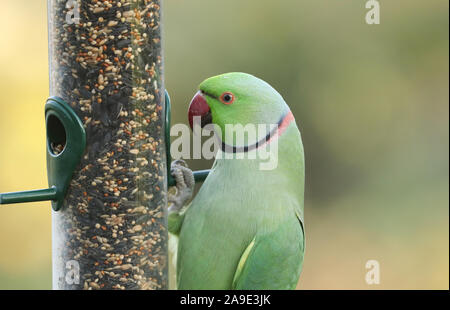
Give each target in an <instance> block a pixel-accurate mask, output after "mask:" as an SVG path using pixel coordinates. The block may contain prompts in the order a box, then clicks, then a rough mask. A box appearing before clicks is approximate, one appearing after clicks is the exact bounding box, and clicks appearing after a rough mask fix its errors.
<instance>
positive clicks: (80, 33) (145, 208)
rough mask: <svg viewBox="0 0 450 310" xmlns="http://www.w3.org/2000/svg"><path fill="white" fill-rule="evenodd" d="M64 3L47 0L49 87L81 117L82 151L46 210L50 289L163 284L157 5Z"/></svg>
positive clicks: (137, 0)
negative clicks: (61, 194)
mask: <svg viewBox="0 0 450 310" xmlns="http://www.w3.org/2000/svg"><path fill="white" fill-rule="evenodd" d="M66 2H67V1H59V0H49V8H50V21H49V27H50V28H49V30H50V32H49V38H50V55H51V57H50V72H51V78H50V80H51V91H50V92H51V95H56V96H59V97H62V98H63V99H64V100H65V101H66V102H68V103H69V104H70V105H71V107H72V108H73V109H74V110H75V112H76V113H77V115H78V116H79V117H80V119H81V120H82V122H83V126H84V128H85V130H86V134H87V149H86V153H85V156H84V157H83V159H82V160H81V163H80V165H79V167H78V169H77V171H76V172H75V174H74V176H73V180H72V182H71V185H70V187H69V190H68V194H67V197H66V202H65V205H64V209H63V210H62V211H60V212H57V213H54V214H53V227H54V232H53V238H54V249H53V252H54V265H55V266H54V274H55V277H54V287H55V288H62V289H80V288H84V289H163V288H166V287H167V278H166V273H167V272H166V270H167V257H166V246H165V245H166V241H167V231H166V228H165V222H166V214H165V199H166V198H165V194H164V186H165V185H164V184H165V181H164V180H165V175H164V173H165V166H164V160H165V154H164V149H163V147H164V142H163V141H162V137H163V132H162V130H163V123H162V119H163V117H162V113H163V108H162V103H163V100H164V98H163V97H164V91H163V85H162V59H161V44H160V3H159V1H155V0H152V1H150V0H134V1H131V0H108V1H99V0H91V1H74V2H76V4H75V5H73V6H69V7H68V6H66ZM74 9H79V22H78V23H77V22H73V23H70V22H68V20H69V21H70V18H69V19H68V18H67V16H69V17H70V16H74V14H73V10H74ZM52 147H53V146H52ZM61 147H62V148H61ZM63 149H64V145H62V146H61V145H55V146H54V152H58V151H59V152H60V151H62V150H63ZM70 261H75V262H76V263H77V264H78V265H79V279H78V281H77V278H76V276H74V277H72V278H70V277H69V279H68V278H67V269H66V268H67V262H70Z"/></svg>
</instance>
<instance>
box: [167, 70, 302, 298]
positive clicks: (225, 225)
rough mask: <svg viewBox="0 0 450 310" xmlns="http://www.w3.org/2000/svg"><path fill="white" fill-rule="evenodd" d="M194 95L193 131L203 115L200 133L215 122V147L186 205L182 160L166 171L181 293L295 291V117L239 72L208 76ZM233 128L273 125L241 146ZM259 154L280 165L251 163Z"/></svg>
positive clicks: (298, 200)
mask: <svg viewBox="0 0 450 310" xmlns="http://www.w3.org/2000/svg"><path fill="white" fill-rule="evenodd" d="M199 89H200V90H199V92H198V93H197V94H196V95H195V97H194V98H193V99H192V101H191V104H190V107H189V122H190V124H191V127H192V126H193V122H194V117H201V126H202V127H204V126H206V125H207V124H209V123H212V126H214V128H215V129H216V131H217V132H219V134H217V135H216V137H217V139H218V140H219V145H220V148H219V150H218V152H217V154H216V158H215V162H214V164H213V167H212V169H211V172H210V174H209V175H208V177H207V178H206V180H205V181H204V183H203V185H202V186H201V188H200V190H199V192H198V193H197V195H196V196H195V197H194V199H193V200H192V202H191V203H190V204H189V205H187V206H186V202H187V201H189V200H190V198H191V196H192V193H193V187H194V183H195V182H194V178H193V174H192V171H191V170H190V169H188V168H187V166H186V164H185V163H184V162H183V161H181V160H177V161H174V162H173V163H172V166H171V174H172V175H173V176H174V178H175V180H176V194H174V195H169V205H171V207H170V208H169V232H170V233H171V241H170V242H171V244H172V246H173V245H174V243H173V242H174V241H173V240H176V241H177V242H176V243H177V244H176V246H175V247H176V254H174V255H175V256H174V259H175V260H176V281H177V288H178V289H188V290H191V289H217V290H222V289H223V290H229V289H246V290H263V289H295V287H296V285H297V282H298V280H299V277H300V273H301V269H302V264H303V257H304V251H305V234H304V225H303V223H304V219H303V218H304V217H303V201H304V179H305V162H304V152H303V144H302V140H301V135H300V132H299V130H298V128H297V125H296V123H295V119H294V117H293V115H292V112H291V111H290V109H289V107H288V105H287V104H286V102H285V101H284V100H283V98H282V97H281V95H280V94H279V93H278V92H277V91H276V90H275V89H273V88H272V87H271V86H270V85H269V84H267V83H266V82H264V81H262V80H261V79H258V78H256V77H254V76H252V75H249V74H245V73H227V74H223V75H219V76H215V77H212V78H209V79H207V80H205V81H204V82H203V83H201V84H200V87H199ZM239 124H240V125H242V126H245V128H247V125H255V126H256V125H258V124H272V127H270V126H269V127H262V128H267V130H266V131H265V132H264V133H263V134H261V133H258V136H257V137H252V136H251V135H250V134H249V135H246V136H245V138H244V139H237V138H236V137H235V136H230V135H227V134H226V130H227V126H228V125H239ZM258 128H259V127H258ZM230 137H231V138H230ZM252 139H253V140H252ZM275 146H276V147H275ZM269 149H270V150H269ZM263 151H265V152H266V154H271V155H276V160H277V163H276V165H275V166H276V167H269V168H267V167H265V168H264V169H263V167H264V166H263V164H264V163H265V162H267V156H266V158H262V156H261V157H258V156H255V155H257V153H258V152H263ZM251 155H253V156H251Z"/></svg>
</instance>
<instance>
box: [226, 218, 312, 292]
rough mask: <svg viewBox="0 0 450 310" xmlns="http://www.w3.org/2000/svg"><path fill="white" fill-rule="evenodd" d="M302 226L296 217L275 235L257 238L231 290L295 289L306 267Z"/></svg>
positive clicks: (240, 264) (275, 232)
mask: <svg viewBox="0 0 450 310" xmlns="http://www.w3.org/2000/svg"><path fill="white" fill-rule="evenodd" d="M304 248H305V239H304V231H303V224H302V222H301V221H300V219H299V218H298V214H296V216H295V219H292V220H290V221H287V223H285V224H284V225H282V226H280V228H279V229H278V230H276V231H273V232H270V233H264V234H260V235H257V236H255V238H254V239H253V240H252V242H250V244H249V245H248V246H247V248H246V250H245V251H244V252H243V254H242V256H241V259H240V261H239V264H238V267H237V269H236V272H235V275H234V279H233V284H232V288H233V289H237V290H269V289H279V290H283V289H295V287H296V286H297V282H298V279H299V277H300V272H301V269H302V264H303V255H304Z"/></svg>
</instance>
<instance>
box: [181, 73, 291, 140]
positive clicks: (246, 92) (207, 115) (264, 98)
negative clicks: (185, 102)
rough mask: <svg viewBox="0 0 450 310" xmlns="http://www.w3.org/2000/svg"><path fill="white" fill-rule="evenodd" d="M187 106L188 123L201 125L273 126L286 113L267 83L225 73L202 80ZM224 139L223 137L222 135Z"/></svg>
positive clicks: (251, 76)
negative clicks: (198, 122) (196, 118)
mask: <svg viewBox="0 0 450 310" xmlns="http://www.w3.org/2000/svg"><path fill="white" fill-rule="evenodd" d="M199 88H200V91H199V92H198V93H197V94H196V95H195V96H194V98H193V99H192V101H191V104H190V106H189V123H190V125H191V127H193V122H194V117H196V116H197V117H198V116H199V117H201V126H202V127H204V126H205V125H207V124H209V123H213V124H215V125H217V126H219V127H220V129H221V131H222V135H224V133H225V125H226V124H230V125H236V124H241V125H243V126H246V125H247V124H254V125H258V124H277V123H279V122H280V119H281V118H282V117H283V116H284V115H285V114H286V113H287V111H289V108H288V106H287V105H286V103H285V101H284V100H283V98H282V97H281V95H280V94H279V93H278V92H277V91H276V90H275V89H274V88H273V87H272V86H270V85H269V84H267V83H266V82H264V81H263V80H261V79H258V78H256V77H254V76H253V75H250V74H246V73H236V72H235V73H226V74H222V75H218V76H215V77H212V78H209V79H207V80H205V81H204V82H203V83H201V84H200V87H199ZM222 138H223V139H224V136H222Z"/></svg>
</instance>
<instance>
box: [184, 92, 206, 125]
mask: <svg viewBox="0 0 450 310" xmlns="http://www.w3.org/2000/svg"><path fill="white" fill-rule="evenodd" d="M188 116H189V125H190V126H191V129H192V128H194V117H196V116H197V117H200V118H201V121H200V126H201V127H202V128H203V127H204V126H205V125H207V124H210V123H211V121H212V117H211V110H210V108H209V106H208V103H207V102H206V99H205V96H204V95H203V94H202V92H201V91H198V92H197V93H196V94H195V96H194V98H192V100H191V103H190V104H189V113H188Z"/></svg>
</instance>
